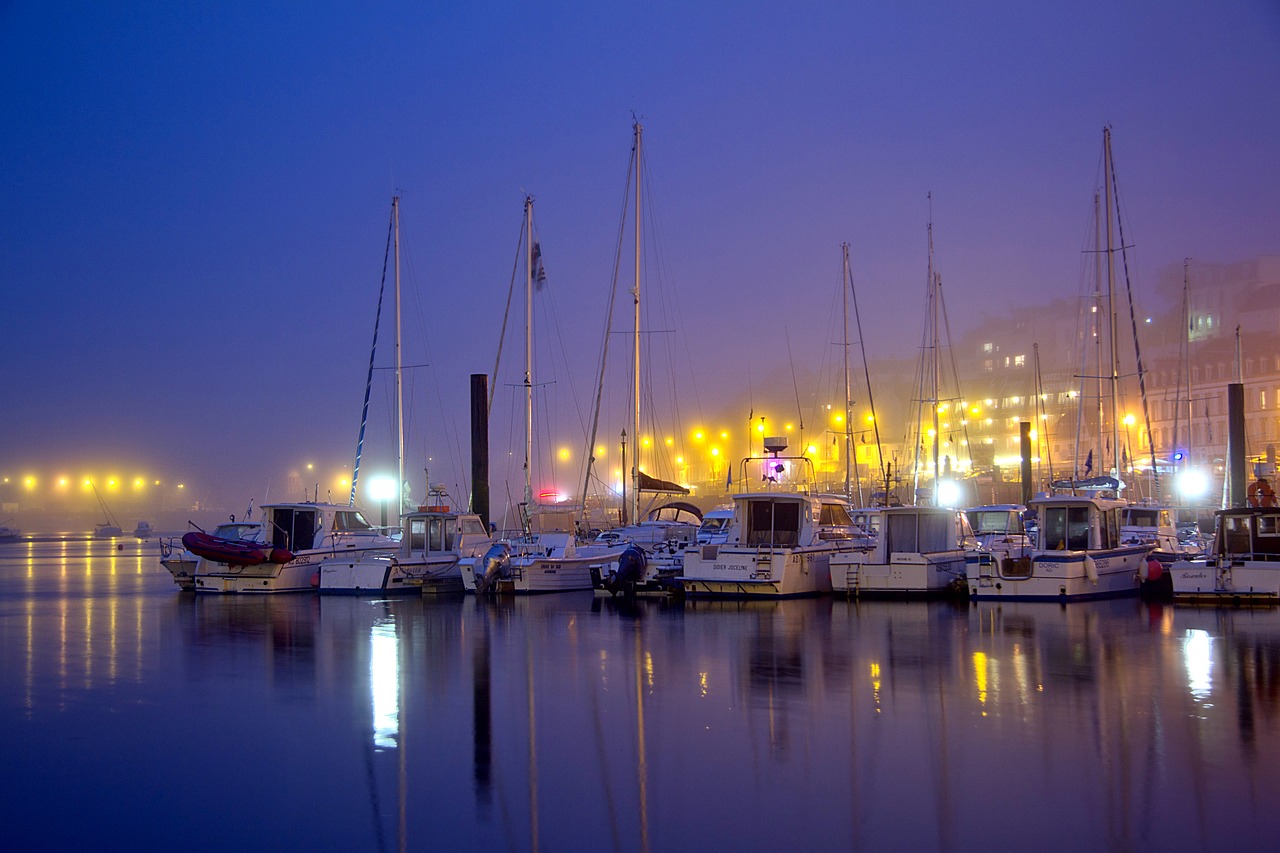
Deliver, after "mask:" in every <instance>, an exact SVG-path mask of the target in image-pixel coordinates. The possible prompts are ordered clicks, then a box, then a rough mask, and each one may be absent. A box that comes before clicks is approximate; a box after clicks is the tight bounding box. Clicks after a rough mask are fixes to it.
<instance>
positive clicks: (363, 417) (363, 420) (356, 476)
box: [348, 210, 396, 506]
mask: <svg viewBox="0 0 1280 853" xmlns="http://www.w3.org/2000/svg"><path fill="white" fill-rule="evenodd" d="M395 222H396V220H395V211H394V210H393V211H392V213H391V217H390V221H389V222H388V223H387V248H386V250H385V251H384V252H383V255H382V282H381V283H380V284H379V285H378V310H377V312H376V313H375V314H374V318H373V345H372V346H371V347H370V348H369V376H368V378H367V379H366V380H365V385H364V408H363V410H362V411H361V413H360V435H359V437H358V438H357V439H356V463H355V467H353V468H352V470H351V497H350V498H349V499H348V505H350V506H354V505H355V502H356V484H357V483H359V482H360V454H361V453H362V452H363V450H364V430H365V426H366V425H367V424H368V422H369V392H370V391H371V390H372V388H373V359H374V356H375V355H377V352H378V325H379V323H380V322H381V321H382V294H383V292H384V291H385V290H386V286H387V264H388V263H389V262H390V260H391V238H392V235H393V232H394V230H395Z"/></svg>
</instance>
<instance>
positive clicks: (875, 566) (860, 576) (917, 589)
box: [831, 551, 965, 597]
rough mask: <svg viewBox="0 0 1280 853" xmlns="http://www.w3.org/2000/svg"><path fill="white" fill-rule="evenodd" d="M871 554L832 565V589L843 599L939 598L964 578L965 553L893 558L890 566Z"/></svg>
mask: <svg viewBox="0 0 1280 853" xmlns="http://www.w3.org/2000/svg"><path fill="white" fill-rule="evenodd" d="M868 557H870V554H859V553H853V554H841V555H839V556H837V557H835V558H833V559H832V561H831V588H832V590H833V591H834V592H835V593H837V594H840V595H886V596H889V595H893V596H898V595H902V596H921V597H924V596H938V595H943V594H945V593H946V592H948V591H949V590H951V589H952V588H953V585H954V583H955V581H956V580H957V579H960V578H963V577H964V574H965V554H964V552H963V551H951V552H943V553H940V554H911V553H898V554H894V555H893V556H892V558H891V559H890V561H889V562H888V563H881V562H867V561H866V560H867V558H868Z"/></svg>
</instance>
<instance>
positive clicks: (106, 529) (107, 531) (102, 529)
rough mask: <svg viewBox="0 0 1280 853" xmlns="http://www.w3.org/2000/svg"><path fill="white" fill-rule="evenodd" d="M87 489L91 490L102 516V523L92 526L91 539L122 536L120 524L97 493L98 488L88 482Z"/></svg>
mask: <svg viewBox="0 0 1280 853" xmlns="http://www.w3.org/2000/svg"><path fill="white" fill-rule="evenodd" d="M89 488H91V489H93V496H94V497H95V498H97V499H98V506H100V507H101V508H102V515H103V518H104V520H103V521H100V522H98V523H97V524H95V525H94V526H93V538H94V539H114V538H116V537H117V536H123V535H124V531H123V530H121V529H120V523H119V522H117V521H116V518H115V516H114V515H112V514H111V510H110V508H108V507H107V502H106V501H104V500H103V499H102V494H101V493H100V492H99V491H98V487H97V486H95V485H94V484H93V483H92V482H90V483H89Z"/></svg>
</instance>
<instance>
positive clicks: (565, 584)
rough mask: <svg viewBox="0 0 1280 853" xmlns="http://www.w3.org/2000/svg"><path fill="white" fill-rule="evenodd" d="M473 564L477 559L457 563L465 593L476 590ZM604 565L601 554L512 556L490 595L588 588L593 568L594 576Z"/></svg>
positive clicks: (474, 565) (591, 585) (529, 593)
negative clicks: (505, 573) (506, 570)
mask: <svg viewBox="0 0 1280 853" xmlns="http://www.w3.org/2000/svg"><path fill="white" fill-rule="evenodd" d="M477 562H478V561H477V560H463V561H461V562H460V563H459V564H458V567H459V569H460V572H461V575H462V586H463V588H464V589H465V590H466V591H467V592H475V591H476V574H475V567H476V563H477ZM607 562H608V557H606V556H603V555H602V556H598V557H593V556H587V557H534V556H516V557H513V558H512V559H511V567H510V573H509V576H508V577H505V578H503V579H501V580H499V581H497V582H496V583H495V586H494V592H496V593H498V594H499V595H502V594H515V595H533V594H537V593H544V592H576V591H580V590H588V589H592V588H593V584H592V580H591V576H592V569H593V568H594V569H595V571H596V573H597V574H598V573H599V572H600V570H601V568H602V567H603V566H604V565H605V564H606V563H607Z"/></svg>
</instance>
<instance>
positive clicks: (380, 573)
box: [319, 196, 490, 595]
mask: <svg viewBox="0 0 1280 853" xmlns="http://www.w3.org/2000/svg"><path fill="white" fill-rule="evenodd" d="M391 219H392V241H393V244H394V255H395V304H396V311H395V327H396V343H395V377H396V380H395V387H396V391H395V394H396V468H397V471H398V476H399V482H400V483H401V484H403V483H404V391H403V387H404V385H403V365H402V358H401V338H400V315H401V311H400V197H399V196H395V197H393V198H392V199H391ZM400 491H401V492H402V493H403V485H402V487H401V489H400ZM428 492H432V490H431V489H428ZM433 494H434V493H433ZM437 497H438V498H440V499H436V500H433V501H431V502H430V503H429V504H424V505H423V506H420V507H418V508H417V510H415V511H413V512H409V513H405V514H404V515H403V516H401V518H400V519H399V522H400V526H401V535H400V545H399V548H397V549H396V551H395V552H394V553H389V552H381V551H379V552H370V553H361V554H356V555H352V556H350V557H347V558H343V559H334V560H327V561H325V562H324V563H323V564H322V565H321V567H320V574H319V589H320V592H322V593H350V594H378V595H385V594H391V593H418V592H421V591H431V592H461V591H462V576H461V574H460V573H459V571H458V560H459V559H461V558H462V557H474V556H476V555H477V554H478V553H480V552H481V551H483V550H484V549H485V548H486V547H488V545H489V544H490V540H489V532H488V530H487V529H485V526H484V522H482V521H481V520H480V516H478V515H475V514H474V513H457V512H452V511H450V508H449V506H448V504H447V503H446V502H445V501H444V500H443V499H442V498H443V495H442V494H440V495H437ZM396 506H397V511H398V512H399V510H400V509H401V506H400V501H397V504H396Z"/></svg>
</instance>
